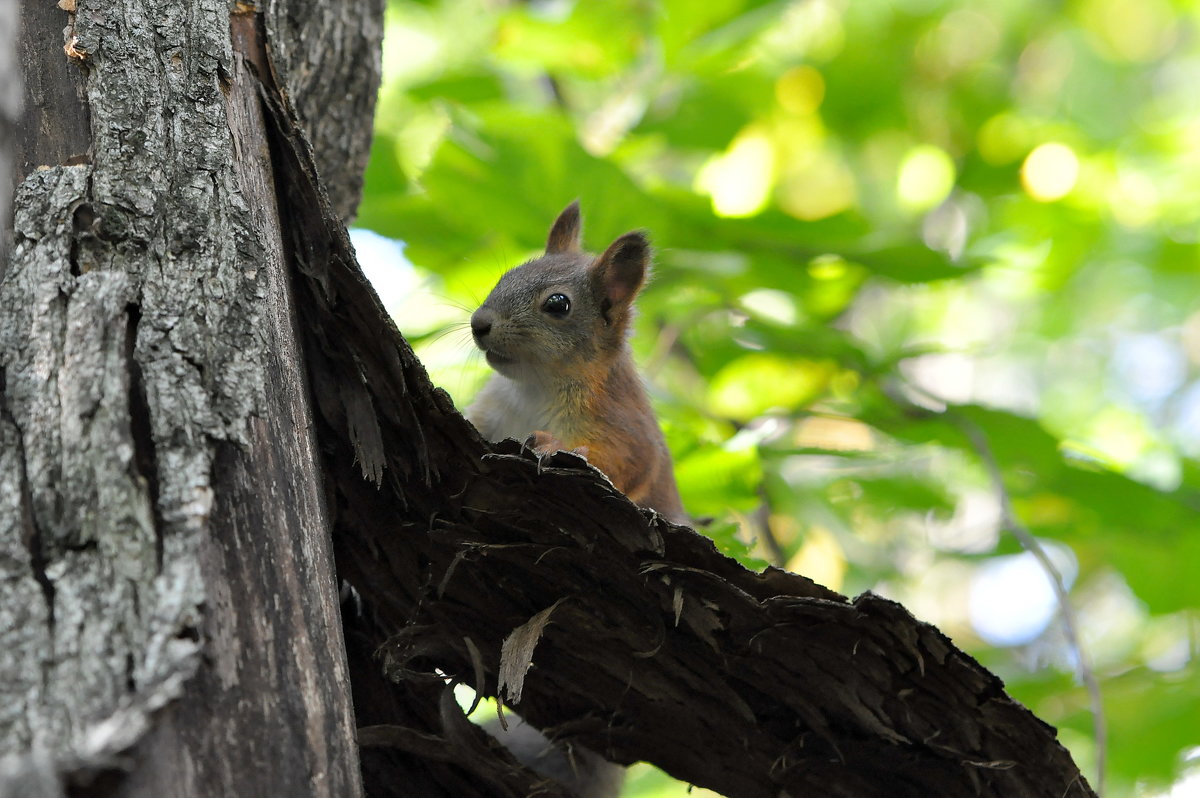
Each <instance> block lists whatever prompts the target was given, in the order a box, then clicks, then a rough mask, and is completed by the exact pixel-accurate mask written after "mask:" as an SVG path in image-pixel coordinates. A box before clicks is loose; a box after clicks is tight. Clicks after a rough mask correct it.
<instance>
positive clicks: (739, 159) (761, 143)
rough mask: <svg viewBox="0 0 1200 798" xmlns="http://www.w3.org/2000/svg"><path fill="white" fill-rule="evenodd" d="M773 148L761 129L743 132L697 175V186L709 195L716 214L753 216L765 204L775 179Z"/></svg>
mask: <svg viewBox="0 0 1200 798" xmlns="http://www.w3.org/2000/svg"><path fill="white" fill-rule="evenodd" d="M774 173H775V152H774V149H773V148H772V146H771V141H770V140H769V139H768V138H767V137H766V136H765V135H763V134H762V133H759V132H752V133H743V134H741V135H739V136H738V137H737V138H736V139H734V141H733V144H731V145H730V147H729V149H728V150H726V152H725V153H724V154H722V155H717V156H714V157H713V158H712V159H710V160H709V161H708V163H706V164H705V165H704V166H703V167H702V168H701V169H700V172H699V174H697V175H696V188H697V189H698V190H700V191H703V192H704V193H706V194H708V195H709V196H710V197H711V198H712V205H713V211H714V212H715V213H716V214H717V215H718V216H732V217H741V216H753V215H754V214H756V213H758V212H759V211H760V210H762V209H763V207H764V206H765V205H766V204H767V199H768V197H769V195H770V192H771V185H772V183H773V182H774Z"/></svg>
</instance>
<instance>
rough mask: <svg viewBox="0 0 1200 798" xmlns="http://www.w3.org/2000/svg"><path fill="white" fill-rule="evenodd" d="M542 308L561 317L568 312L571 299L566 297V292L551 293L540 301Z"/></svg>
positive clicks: (552, 314)
mask: <svg viewBox="0 0 1200 798" xmlns="http://www.w3.org/2000/svg"><path fill="white" fill-rule="evenodd" d="M542 310H544V311H546V312H547V313H549V314H550V315H551V316H557V317H558V318H560V319H561V318H562V317H563V316H565V315H567V313H569V312H570V310H571V300H569V299H567V296H566V294H551V295H550V296H548V297H546V301H545V302H543V303H542Z"/></svg>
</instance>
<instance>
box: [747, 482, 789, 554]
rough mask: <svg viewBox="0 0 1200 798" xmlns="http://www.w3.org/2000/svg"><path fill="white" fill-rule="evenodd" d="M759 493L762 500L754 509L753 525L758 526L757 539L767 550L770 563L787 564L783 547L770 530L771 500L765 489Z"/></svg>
mask: <svg viewBox="0 0 1200 798" xmlns="http://www.w3.org/2000/svg"><path fill="white" fill-rule="evenodd" d="M759 494H760V497H761V498H762V502H761V503H760V504H759V505H758V508H757V509H756V510H755V511H754V525H755V526H757V527H758V535H759V539H760V540H762V542H763V546H764V547H765V548H766V550H767V555H768V556H769V558H770V562H771V565H774V566H775V567H776V568H783V567H785V566H786V565H787V557H786V556H784V553H783V547H782V546H780V545H779V539H778V538H776V537H775V533H774V532H773V531H772V530H771V501H770V499H768V498H767V492H766V490H761V491H760V492H759Z"/></svg>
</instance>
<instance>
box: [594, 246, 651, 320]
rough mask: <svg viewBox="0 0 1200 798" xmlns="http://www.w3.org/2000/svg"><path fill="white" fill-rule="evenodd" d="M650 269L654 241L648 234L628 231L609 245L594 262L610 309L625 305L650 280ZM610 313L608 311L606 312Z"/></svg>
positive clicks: (606, 305) (600, 286)
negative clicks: (651, 249) (647, 236)
mask: <svg viewBox="0 0 1200 798" xmlns="http://www.w3.org/2000/svg"><path fill="white" fill-rule="evenodd" d="M649 268H650V241H649V240H648V239H647V238H646V235H645V233H626V234H625V235H623V236H621V237H620V238H618V239H617V240H616V241H614V242H612V243H611V244H609V246H608V249H606V250H604V254H603V255H601V256H600V257H599V258H597V259H596V262H595V263H594V264H593V265H592V279H593V280H594V281H595V285H596V287H597V289H598V291H599V293H600V295H601V296H602V297H604V298H605V299H606V300H607V302H606V303H605V307H606V308H614V307H615V308H624V307H628V306H629V305H630V304H632V303H633V298H634V297H635V296H637V292H638V291H640V290H641V288H642V284H643V283H645V282H646V272H647V271H648V270H649ZM605 315H606V316H607V312H606V313H605Z"/></svg>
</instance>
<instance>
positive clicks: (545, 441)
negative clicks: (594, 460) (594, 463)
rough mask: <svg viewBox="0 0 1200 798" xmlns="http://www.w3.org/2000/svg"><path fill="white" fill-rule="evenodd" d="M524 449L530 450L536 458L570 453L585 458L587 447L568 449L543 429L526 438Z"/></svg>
mask: <svg viewBox="0 0 1200 798" xmlns="http://www.w3.org/2000/svg"><path fill="white" fill-rule="evenodd" d="M525 447H526V448H527V449H532V450H533V451H534V453H535V454H537V455H538V457H548V456H549V455H552V454H554V453H555V452H571V453H573V454H577V455H579V456H580V457H585V458H586V457H587V454H588V447H586V446H576V447H575V448H574V449H568V448H567V447H566V445H565V444H563V442H562V441H560V440H559V439H558V438H556V437H554V436H553V435H551V434H550V433H549V432H546V431H545V430H543V429H539V430H535V431H534V432H533V433H532V434H531V435H530V436H529V437H528V438H526V439H525Z"/></svg>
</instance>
